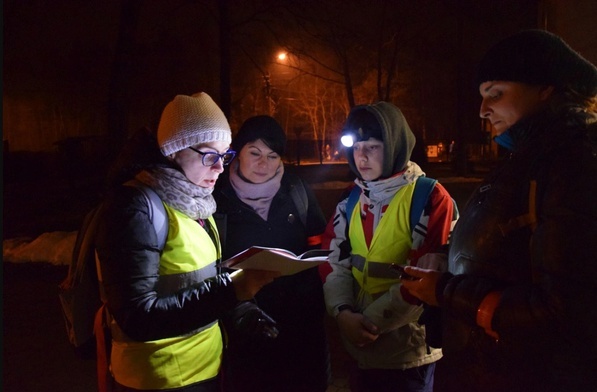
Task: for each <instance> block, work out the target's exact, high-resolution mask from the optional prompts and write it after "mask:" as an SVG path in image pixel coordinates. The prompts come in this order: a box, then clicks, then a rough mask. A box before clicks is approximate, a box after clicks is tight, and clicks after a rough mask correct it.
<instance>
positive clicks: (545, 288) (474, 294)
mask: <svg viewBox="0 0 597 392" xmlns="http://www.w3.org/2000/svg"><path fill="white" fill-rule="evenodd" d="M577 124H578V122H577ZM509 135H510V136H511V137H512V142H513V145H512V148H513V152H512V154H511V156H510V158H509V159H508V160H507V162H505V163H504V165H503V166H502V167H501V168H499V169H498V170H496V171H495V172H494V173H493V174H491V175H490V176H489V177H488V178H487V179H486V180H485V182H484V183H483V184H482V185H481V186H480V187H479V188H478V189H477V190H476V192H475V193H474V194H473V196H472V197H471V199H470V200H469V202H468V203H467V206H466V207H465V209H464V210H463V212H462V215H461V217H460V220H459V221H458V223H457V225H456V227H455V229H454V232H453V234H452V241H451V246H450V253H449V269H450V274H445V275H444V276H443V279H442V282H440V283H441V284H440V285H439V286H438V298H439V299H440V303H441V306H442V309H443V312H444V331H443V347H444V354H445V358H446V362H447V363H450V364H454V365H453V366H452V368H451V376H450V378H449V381H450V382H449V383H450V384H452V383H453V384H454V385H455V390H467V391H477V390H483V391H518V390H520V391H531V390H535V391H539V390H541V391H572V390H597V381H596V375H595V373H596V370H597V333H596V332H595V331H596V330H597V306H595V299H596V298H597V144H596V143H595V135H596V129H595V126H594V125H593V126H592V127H588V131H587V126H586V125H585V126H583V125H570V124H568V125H567V124H564V123H563V121H560V120H558V119H556V118H555V116H550V115H549V114H546V113H543V114H542V115H541V116H536V117H534V118H531V119H528V120H527V121H524V122H521V123H519V124H517V125H516V126H514V127H513V128H512V129H510V130H509ZM532 180H535V181H536V183H537V193H536V197H535V198H534V201H535V202H536V209H535V212H536V214H537V221H536V227H534V226H533V225H532V224H528V223H529V222H531V221H532V219H530V220H529V219H527V218H529V217H528V216H525V215H526V214H528V213H529V189H530V185H529V184H530V183H531V181H532ZM531 209H532V208H531ZM531 212H533V211H531ZM494 290H498V291H502V293H503V294H502V297H501V300H500V303H499V305H498V307H497V309H496V311H495V314H494V317H493V322H492V327H493V329H494V330H495V331H496V332H497V333H498V334H499V340H498V341H497V343H496V342H495V340H494V339H492V338H490V337H489V336H488V335H487V334H485V333H484V331H483V330H482V329H481V328H479V327H478V326H477V325H476V321H475V320H476V313H477V309H478V307H479V305H480V303H481V301H482V300H483V298H484V297H485V296H486V295H487V294H488V293H489V292H490V291H494ZM449 390H452V389H449Z"/></svg>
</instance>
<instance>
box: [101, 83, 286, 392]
mask: <svg viewBox="0 0 597 392" xmlns="http://www.w3.org/2000/svg"><path fill="white" fill-rule="evenodd" d="M147 136H149V134H146V135H145V137H143V136H142V137H138V136H137V137H136V138H135V139H133V142H132V143H131V144H134V148H136V149H137V154H132V155H135V156H136V157H141V161H143V160H145V161H146V162H145V164H143V163H140V162H136V163H135V164H134V165H133V167H134V169H140V170H136V173H135V182H134V183H133V185H134V186H130V185H131V183H128V184H126V185H128V186H126V185H121V186H118V187H116V188H115V189H114V190H113V191H112V192H111V193H110V195H109V196H108V197H107V199H106V200H105V202H104V212H103V214H104V215H103V219H102V221H101V223H100V225H99V228H98V238H97V246H96V248H97V254H98V257H99V262H100V269H101V274H102V278H103V279H102V283H103V289H104V291H105V294H106V295H105V297H106V298H105V299H106V301H107V302H106V303H107V308H108V311H109V313H110V316H111V318H112V319H113V321H112V323H111V333H112V348H111V356H110V370H111V375H112V376H113V384H114V390H115V391H134V390H166V391H167V390H176V391H184V392H191V391H192V392H199V391H200V392H208V391H209V392H212V391H214V392H215V391H218V390H219V386H220V380H219V375H220V368H221V361H222V349H223V342H222V341H223V339H222V332H221V330H220V326H219V323H218V320H219V319H220V318H221V317H222V316H223V314H224V313H226V312H228V311H232V310H233V309H235V307H236V306H237V305H238V303H239V302H241V301H246V300H250V299H252V298H253V296H254V295H255V294H256V292H257V291H259V289H260V288H261V287H262V286H263V285H265V284H267V283H269V282H271V281H272V280H273V279H274V277H275V276H276V275H275V274H274V273H272V272H266V271H242V272H241V273H239V274H236V275H234V277H231V276H230V275H229V274H228V273H225V272H222V271H220V270H219V268H218V266H217V264H218V262H219V261H220V258H221V250H220V242H219V236H218V232H217V228H216V225H215V222H214V220H213V217H212V214H213V213H214V211H215V210H216V204H215V201H214V198H213V196H212V191H213V187H214V185H215V182H216V180H217V179H218V176H219V175H220V174H221V173H222V172H223V171H224V165H227V164H228V163H230V161H232V159H233V158H234V156H235V153H234V151H231V150H229V147H230V140H231V132H230V126H229V125H228V121H227V120H226V117H225V116H224V113H222V111H221V110H220V108H219V107H218V106H217V105H216V104H215V102H214V101H213V100H212V99H211V97H210V96H209V95H207V94H205V93H198V94H194V95H192V96H186V95H177V96H176V97H174V99H173V100H172V101H171V102H169V103H168V104H167V105H166V107H165V108H164V111H163V113H162V116H161V119H160V123H159V126H158V132H157V141H156V140H155V138H152V139H151V140H149V141H148V138H147ZM140 148H143V151H141V152H139V151H138V150H139V149H140ZM158 151H159V152H158ZM124 152H125V154H129V153H130V151H128V150H126V149H125V151H124ZM160 153H161V154H160ZM129 155H130V154H129ZM129 158H130V156H129ZM147 161H149V162H147ZM152 191H153V192H154V193H156V194H157V195H158V196H159V198H160V199H161V201H162V203H163V204H164V210H165V213H166V216H167V221H168V235H167V239H166V243H165V245H164V246H163V247H162V245H161V244H160V243H159V240H158V238H157V237H158V236H157V234H156V229H155V228H154V225H153V222H152V219H153V215H154V212H156V211H154V210H159V209H156V207H155V206H152V203H151V201H150V200H149V199H148V197H147V196H145V194H147V193H151V192H152ZM259 312H260V311H259V309H258V308H256V307H255V308H250V309H249V311H248V312H246V313H244V314H240V315H239V317H240V318H243V317H255V315H257V318H258V319H259V317H258V316H259Z"/></svg>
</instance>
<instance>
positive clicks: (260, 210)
mask: <svg viewBox="0 0 597 392" xmlns="http://www.w3.org/2000/svg"><path fill="white" fill-rule="evenodd" d="M283 174H284V163H283V162H280V166H279V167H278V170H276V174H274V176H273V177H272V178H270V179H269V180H267V181H266V182H264V183H261V184H254V183H252V182H250V181H249V180H247V179H246V178H245V177H244V176H243V175H242V173H241V172H240V170H239V162H238V161H233V162H232V164H231V165H230V185H232V189H234V192H235V193H236V196H238V198H239V199H240V200H241V201H242V202H243V203H245V204H247V205H249V206H250V207H252V208H253V209H254V210H255V212H256V213H257V215H259V216H260V217H261V218H262V219H263V220H265V221H267V215H268V214H269V207H270V205H271V204H272V200H273V198H274V196H275V195H276V193H278V190H279V189H280V184H281V181H282V175H283Z"/></svg>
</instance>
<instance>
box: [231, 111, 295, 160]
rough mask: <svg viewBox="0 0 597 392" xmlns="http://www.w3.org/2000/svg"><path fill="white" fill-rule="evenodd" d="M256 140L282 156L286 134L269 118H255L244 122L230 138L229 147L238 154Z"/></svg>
mask: <svg viewBox="0 0 597 392" xmlns="http://www.w3.org/2000/svg"><path fill="white" fill-rule="evenodd" d="M258 139H261V140H263V142H264V143H265V144H266V145H267V146H268V147H269V148H271V149H272V151H275V152H276V153H277V154H278V155H280V156H283V155H284V151H285V149H286V134H285V133H284V130H283V129H282V127H281V126H280V124H278V122H277V121H276V120H275V119H274V118H273V117H270V116H255V117H250V118H248V119H247V120H245V122H244V123H243V125H241V127H240V129H239V130H238V133H237V134H236V136H235V137H234V138H232V144H231V147H232V149H233V150H234V151H236V153H237V154H239V153H240V150H242V148H243V147H244V146H245V144H247V143H250V142H254V141H255V140H258Z"/></svg>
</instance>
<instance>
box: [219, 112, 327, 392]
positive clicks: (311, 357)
mask: <svg viewBox="0 0 597 392" xmlns="http://www.w3.org/2000/svg"><path fill="white" fill-rule="evenodd" d="M285 146H286V137H285V134H284V131H283V130H282V128H281V127H280V125H279V124H278V123H277V122H276V120H274V119H273V118H272V117H269V116H256V117H252V118H249V119H248V120H247V121H245V122H244V124H243V125H242V126H241V128H240V130H239V132H238V134H237V135H236V137H235V138H234V140H233V142H232V148H233V149H235V151H237V160H235V161H234V162H233V164H232V165H231V166H230V171H229V172H228V173H227V174H228V175H227V176H226V177H224V179H223V180H222V181H221V182H220V185H221V188H220V189H216V192H215V197H216V200H217V205H218V208H217V216H218V220H219V222H224V223H223V224H220V232H221V238H222V242H223V247H222V248H223V256H224V259H227V258H229V257H231V256H233V255H235V254H237V253H239V252H241V251H243V250H244V249H246V248H249V247H251V246H254V245H258V246H266V247H274V248H283V249H287V250H290V251H292V252H294V253H295V254H301V253H303V252H305V251H306V250H308V249H310V248H317V247H319V246H320V245H321V234H322V233H323V231H324V230H325V225H326V220H325V217H324V216H323V213H322V211H321V208H320V207H319V204H318V203H317V200H316V198H315V196H314V194H313V192H312V191H311V190H310V188H309V187H308V185H307V184H306V183H305V182H304V181H303V180H302V179H300V178H298V177H297V176H295V175H292V174H290V173H287V172H285V171H284V164H283V162H282V156H283V155H284V149H285ZM255 301H256V303H257V305H258V306H259V307H260V308H261V309H262V310H263V311H264V312H265V313H267V314H268V315H269V316H271V317H272V318H273V319H274V320H275V322H276V327H277V329H278V331H279V334H278V336H277V337H276V338H275V339H248V338H245V337H243V336H242V335H239V334H231V336H230V342H229V347H228V350H227V352H226V354H227V361H228V366H227V367H226V369H227V375H226V384H227V388H228V389H229V390H230V391H234V392H238V391H260V392H264V391H309V392H311V391H313V392H316V391H325V390H326V388H327V384H328V378H329V373H330V372H329V351H328V346H327V339H326V334H325V327H324V317H325V309H324V300H323V289H322V282H321V279H320V277H319V274H318V270H317V268H312V269H309V270H306V271H303V272H300V273H298V274H295V275H292V276H284V277H281V278H278V279H276V280H275V281H274V282H273V283H271V284H269V285H267V286H266V287H264V288H263V290H262V291H261V295H259V296H256V297H255Z"/></svg>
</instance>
